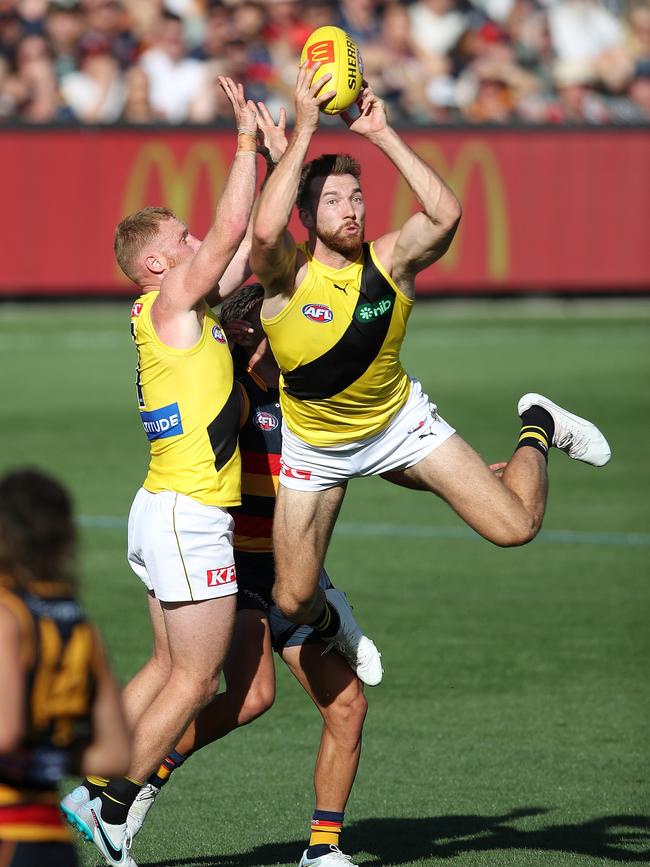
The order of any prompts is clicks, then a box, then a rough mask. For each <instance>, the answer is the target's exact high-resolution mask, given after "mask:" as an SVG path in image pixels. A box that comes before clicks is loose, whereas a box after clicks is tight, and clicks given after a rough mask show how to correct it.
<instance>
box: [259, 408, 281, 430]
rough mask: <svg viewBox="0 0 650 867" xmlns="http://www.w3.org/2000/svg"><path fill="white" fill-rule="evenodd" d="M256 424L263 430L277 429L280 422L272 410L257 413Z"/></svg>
mask: <svg viewBox="0 0 650 867" xmlns="http://www.w3.org/2000/svg"><path fill="white" fill-rule="evenodd" d="M255 424H256V425H257V426H258V428H261V430H275V429H276V427H277V426H278V425H279V424H280V422H279V421H278V420H277V418H276V417H275V416H274V415H271V413H270V412H262V411H261V410H260V412H258V413H257V414H256V415H255Z"/></svg>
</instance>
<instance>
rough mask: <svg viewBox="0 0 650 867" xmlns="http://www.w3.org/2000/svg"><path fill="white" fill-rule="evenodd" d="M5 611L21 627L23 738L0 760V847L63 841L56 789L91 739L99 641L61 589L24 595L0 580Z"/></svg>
mask: <svg viewBox="0 0 650 867" xmlns="http://www.w3.org/2000/svg"><path fill="white" fill-rule="evenodd" d="M0 605H3V606H4V607H6V608H8V609H9V610H10V611H11V612H12V613H13V614H14V616H15V617H16V619H17V621H18V623H19V625H20V637H21V656H22V659H21V663H22V666H23V670H24V674H25V679H26V691H25V709H24V718H25V721H26V726H25V735H24V737H23V739H22V742H21V744H20V746H19V748H18V749H17V750H15V751H14V752H13V753H11V754H10V755H7V754H5V755H0V840H15V841H65V840H68V839H69V833H68V830H67V827H66V826H65V824H64V823H63V821H62V817H61V814H60V812H59V810H58V792H57V785H58V783H59V781H60V780H61V779H62V778H63V777H64V776H67V775H69V774H70V771H71V768H70V759H71V756H72V754H73V752H76V751H78V750H80V749H82V748H83V746H84V745H85V744H86V743H88V741H89V739H90V737H91V707H92V702H93V696H94V691H95V684H96V673H97V671H98V665H99V664H100V663H99V654H100V648H99V644H98V638H97V634H96V632H95V630H94V629H93V627H92V626H91V625H90V624H89V623H88V622H87V620H86V619H85V617H84V615H83V612H82V610H81V608H80V606H79V603H78V602H77V601H76V599H75V598H74V597H73V596H72V594H71V593H70V590H69V588H67V587H66V586H63V585H55V584H49V583H42V584H34V585H33V586H31V587H30V588H29V589H28V590H19V589H16V588H15V587H13V586H12V584H11V582H10V580H9V579H7V578H2V579H0Z"/></svg>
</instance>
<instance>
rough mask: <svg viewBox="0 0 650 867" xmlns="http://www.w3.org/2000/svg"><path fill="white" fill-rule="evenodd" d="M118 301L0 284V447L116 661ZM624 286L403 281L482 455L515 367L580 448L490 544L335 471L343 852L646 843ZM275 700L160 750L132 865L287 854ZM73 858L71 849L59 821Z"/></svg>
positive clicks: (374, 484)
mask: <svg viewBox="0 0 650 867" xmlns="http://www.w3.org/2000/svg"><path fill="white" fill-rule="evenodd" d="M128 313H129V304H128V302H124V304H123V305H116V306H109V305H105V306H104V305H96V306H84V305H81V304H78V305H66V306H38V305H28V306H22V307H21V306H3V307H0V353H1V356H2V365H1V370H2V373H1V374H0V376H1V377H2V403H3V412H2V417H3V418H2V450H1V452H0V468H1V469H4V468H6V467H9V466H13V465H16V464H24V463H30V464H38V465H41V466H43V467H46V468H48V469H49V470H51V471H53V472H54V473H56V474H57V475H59V476H60V477H62V478H63V479H64V480H65V481H66V482H67V483H68V484H69V485H70V486H71V488H72V489H73V491H74V493H75V497H76V501H77V506H78V511H79V514H80V516H81V521H82V526H83V528H84V531H83V562H82V566H83V579H84V592H85V598H86V601H87V606H88V609H89V611H90V612H91V614H92V615H93V616H94V617H95V618H96V619H97V621H98V622H99V623H100V625H101V626H102V628H103V630H104V633H105V635H106V638H107V641H108V644H109V647H110V650H111V655H112V658H113V661H114V663H115V666H116V668H117V670H118V671H119V673H120V676H121V677H122V678H127V677H129V676H130V675H131V674H132V673H134V672H135V671H136V670H137V668H138V667H139V666H140V665H141V664H142V662H143V661H144V660H145V658H146V656H147V654H148V652H149V640H148V627H147V622H146V619H145V602H144V594H143V590H142V589H141V586H140V585H139V582H138V581H137V580H136V579H135V577H134V576H133V575H132V574H131V572H130V570H129V567H128V565H127V563H126V559H125V550H126V528H125V521H126V515H127V513H128V509H129V506H130V502H131V499H132V496H133V494H134V493H135V491H136V489H137V487H138V486H139V484H140V482H141V481H142V479H143V478H144V474H145V468H146V460H147V447H146V441H145V438H144V436H143V434H142V430H141V428H140V425H139V420H138V415H137V411H136V405H135V398H134V387H133V379H134V364H135V353H134V350H133V347H132V346H131V341H130V338H129V333H128ZM649 347H650V302H647V301H637V302H629V303H624V302H606V301H603V302H580V303H568V302H565V303H562V302H553V303H542V302H521V303H515V302H507V303H487V302H485V303H483V302H481V303H474V304H468V303H456V304H451V303H430V304H426V303H419V304H418V306H417V308H416V310H415V312H414V314H413V317H412V319H411V323H410V326H409V336H408V338H407V342H406V346H405V351H404V358H405V361H406V363H407V367H408V368H409V370H410V371H411V372H412V373H414V374H417V375H418V376H419V377H420V379H422V381H423V383H424V386H425V387H426V389H427V390H428V391H429V394H430V395H431V397H432V398H433V399H435V400H436V401H437V403H438V406H439V410H440V412H441V414H442V415H443V416H445V417H446V418H447V419H448V420H449V421H450V422H451V423H452V424H454V426H455V427H456V428H457V429H458V430H459V432H460V433H461V434H462V435H463V436H464V437H465V438H466V439H468V440H469V441H470V442H471V443H472V444H473V445H474V446H475V447H476V448H477V449H478V450H479V451H480V452H481V454H482V455H483V456H484V457H485V458H486V459H487V460H489V461H490V462H492V461H496V460H500V459H504V460H505V459H507V458H508V456H509V454H510V450H511V448H512V446H513V444H514V441H515V435H516V433H517V431H518V426H517V423H518V419H517V416H516V402H517V400H518V398H519V397H520V395H521V394H523V393H524V392H525V391H531V390H533V391H541V392H543V393H546V394H548V395H549V396H550V397H552V398H553V399H554V400H556V401H558V402H559V403H564V404H566V405H567V406H568V407H569V408H571V409H574V410H575V411H576V412H578V413H579V414H583V415H586V416H588V417H591V418H593V419H594V420H596V421H597V422H598V423H599V424H600V425H601V426H602V428H603V430H604V431H605V433H606V434H607V436H608V437H609V439H610V442H611V445H612V448H613V458H612V461H611V462H610V464H609V465H608V466H607V467H606V468H604V469H601V470H595V469H593V468H591V467H587V466H585V465H582V464H577V463H575V462H573V461H569V460H568V459H567V458H566V457H565V456H564V455H562V454H559V453H554V454H552V456H551V465H550V478H551V494H550V502H549V508H548V512H547V517H546V521H545V527H544V530H543V532H542V534H541V535H540V537H539V538H538V539H537V540H536V541H535V542H534V543H532V544H531V545H529V546H527V547H525V548H522V549H517V550H500V549H497V548H494V547H491V546H490V545H489V544H488V543H487V542H484V541H482V540H480V539H478V537H476V536H474V535H473V534H472V533H471V532H469V531H468V530H467V529H466V528H465V526H464V525H463V524H462V522H461V521H460V520H459V519H458V518H456V516H455V515H454V514H453V513H452V512H451V511H450V510H449V508H448V507H446V506H445V505H444V504H443V503H441V502H439V501H437V500H436V499H435V498H434V497H430V496H426V495H424V494H421V493H415V492H409V491H405V490H400V489H397V488H394V487H392V486H390V485H388V484H386V483H385V482H382V481H380V480H375V479H373V480H363V481H357V482H356V483H353V484H352V485H351V486H350V490H349V493H348V497H347V500H346V503H345V505H344V509H343V512H342V515H341V518H340V521H339V526H338V529H337V531H336V534H335V537H334V540H333V543H332V546H331V549H330V554H329V557H328V568H329V572H330V574H331V575H332V577H333V579H334V581H335V582H336V583H337V584H338V586H340V587H341V588H343V589H345V590H346V591H347V593H348V595H349V596H350V597H351V601H352V602H353V604H354V605H355V611H356V614H357V616H358V618H359V620H360V621H361V623H362V624H363V625H364V627H365V628H366V631H367V632H368V633H369V634H371V635H372V636H373V637H374V639H375V640H376V642H377V644H378V645H379V646H380V648H381V650H382V653H383V660H384V664H385V679H384V682H383V684H382V685H381V686H380V687H379V688H378V689H376V690H372V691H370V693H369V702H370V711H369V716H368V721H367V725H366V730H365V740H364V750H363V756H362V760H361V767H360V771H359V775H358V778H357V782H356V785H355V788H354V790H353V793H352V797H351V799H350V803H349V804H348V809H347V813H346V829H345V832H344V836H343V838H342V844H343V848H344V850H345V851H346V852H349V853H351V854H353V855H354V860H355V863H359V864H362V865H402V867H410V865H429V864H431V865H433V864H443V863H444V864H449V865H450V867H452V865H453V867H469V865H481V867H487V865H490V867H515V865H526V867H559V865H571V867H588V865H603V864H606V865H607V864H621V863H650V787H649V784H648V779H649V774H648V771H649V767H648V766H649V753H650V749H649V747H650V738H649V737H648V718H649V716H650V699H649V678H648V655H649V650H650V640H649V629H648V616H649V614H650V605H649V600H650V590H649V588H648V578H649V577H650V576H649V573H650V570H649V568H648V554H649V551H650V520H649V518H650V498H649V496H648V491H649V484H648V482H649V475H650V461H649V460H648V454H649V453H648V427H649V423H650V413H649V411H648V409H649V407H648V404H649V399H648V395H649V390H648V382H649V373H650V352H649ZM278 680H279V682H278V698H277V704H276V706H275V707H274V708H273V709H272V710H271V711H270V713H269V714H267V715H266V716H265V717H263V718H262V719H261V720H259V721H258V722H256V723H254V724H253V725H252V726H251V727H249V728H247V729H244V730H242V731H239V732H235V733H234V734H232V735H230V736H229V737H228V738H226V739H225V740H224V741H222V742H221V743H218V744H215V745H212V747H210V748H208V749H207V750H206V751H205V752H204V753H203V754H201V755H200V757H195V758H193V759H192V760H191V761H190V762H188V764H186V765H185V767H184V768H183V769H182V770H181V771H180V772H178V773H177V774H176V775H175V777H174V780H173V781H172V783H171V784H170V785H169V786H168V787H167V789H166V790H165V791H164V793H163V794H162V796H161V798H160V800H159V803H158V804H157V805H156V807H155V809H154V810H153V812H152V813H151V816H150V821H149V822H148V824H147V825H146V826H145V828H144V830H143V831H142V834H141V835H140V837H139V838H138V839H137V841H136V843H135V845H134V849H133V855H134V857H135V860H136V861H137V862H138V864H139V865H141V867H144V865H148V867H163V865H184V867H185V865H187V867H199V865H200V867H210V865H214V867H230V865H244V867H264V865H297V863H298V860H299V857H300V853H301V851H302V849H303V846H304V842H305V838H306V835H307V830H308V823H309V818H310V816H311V811H312V808H313V794H312V787H311V786H312V784H311V772H312V764H313V759H314V756H315V750H316V746H317V742H318V737H319V731H320V726H319V721H318V719H317V718H316V714H315V712H314V711H313V708H312V707H311V705H310V703H309V702H308V700H307V699H306V698H304V697H303V695H302V693H301V690H300V688H299V687H298V686H297V685H296V684H294V683H293V682H292V681H291V679H290V678H289V677H288V676H287V675H286V673H285V672H284V671H283V670H278ZM83 851H84V864H86V865H90V864H96V863H98V860H99V859H98V858H97V857H95V853H94V850H91V849H90V848H89V846H86V847H84V849H83Z"/></svg>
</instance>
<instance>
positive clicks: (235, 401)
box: [208, 382, 239, 470]
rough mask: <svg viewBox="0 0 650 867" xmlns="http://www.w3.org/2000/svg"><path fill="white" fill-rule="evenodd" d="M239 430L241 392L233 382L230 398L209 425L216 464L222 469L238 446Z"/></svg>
mask: <svg viewBox="0 0 650 867" xmlns="http://www.w3.org/2000/svg"><path fill="white" fill-rule="evenodd" d="M238 431H239V394H238V393H237V386H236V385H235V383H234V382H233V386H232V390H231V392H230V395H229V396H228V400H227V401H226V402H225V404H224V405H223V406H222V407H221V411H220V412H219V415H218V416H217V417H216V418H215V419H213V420H212V421H211V422H210V424H209V425H208V436H209V438H210V445H211V446H212V451H213V452H214V465H215V467H216V469H217V470H222V469H223V468H224V467H225V466H226V464H227V463H228V461H229V460H230V458H231V457H232V456H233V455H234V453H235V449H236V448H237V433H238Z"/></svg>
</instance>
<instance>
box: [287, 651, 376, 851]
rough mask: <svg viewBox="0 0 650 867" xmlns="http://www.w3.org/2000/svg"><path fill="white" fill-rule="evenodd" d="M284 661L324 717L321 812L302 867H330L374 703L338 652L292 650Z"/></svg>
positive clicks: (317, 772) (318, 783) (318, 776)
mask: <svg viewBox="0 0 650 867" xmlns="http://www.w3.org/2000/svg"><path fill="white" fill-rule="evenodd" d="M282 659H283V660H284V662H285V663H286V664H287V665H288V667H289V668H290V670H291V672H292V673H293V675H294V677H295V678H296V679H297V680H298V682H299V683H300V684H301V685H302V686H303V688H304V689H305V691H306V692H307V693H308V695H309V696H310V698H311V699H312V701H313V702H314V704H315V705H316V707H317V708H318V710H319V712H320V714H321V716H322V718H323V731H322V735H321V742H320V748H319V751H318V756H317V758H316V766H315V768H314V790H315V793H316V810H315V812H314V819H313V820H312V831H311V836H310V841H309V846H308V848H307V849H306V850H305V853H304V855H303V857H302V860H301V864H303V863H306V864H310V863H317V864H320V863H321V860H319V859H322V858H323V856H325V857H324V860H323V861H322V863H323V864H324V863H326V862H329V860H330V859H332V858H333V857H334V855H333V852H334V851H335V850H333V849H332V847H337V848H338V846H339V834H340V832H341V827H342V825H343V817H344V812H345V806H346V804H347V801H348V798H349V796H350V792H351V790H352V785H353V783H354V778H355V776H356V772H357V768H358V766H359V757H360V754H361V732H362V729H363V723H364V720H365V717H366V711H367V708H368V704H367V701H366V698H365V696H364V694H363V687H362V685H361V682H360V681H359V679H358V678H357V677H356V676H355V675H354V673H353V672H352V669H351V668H350V666H349V665H348V663H347V662H346V661H345V660H344V659H343V657H341V656H340V655H339V654H338V653H330V654H326V655H323V650H322V646H320V645H318V644H305V645H303V646H302V647H287V648H285V649H284V650H283V651H282Z"/></svg>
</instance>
